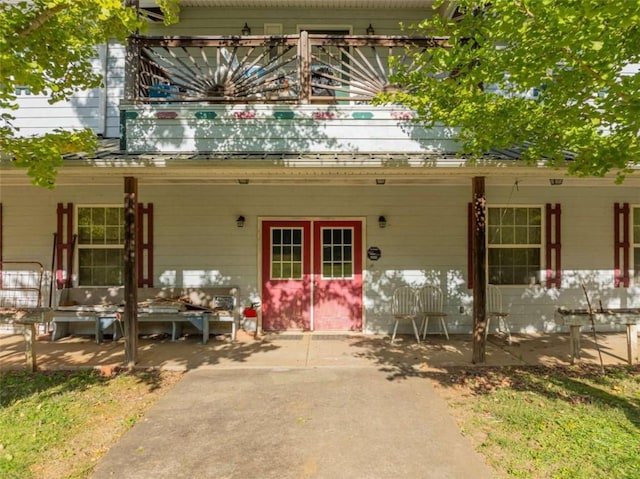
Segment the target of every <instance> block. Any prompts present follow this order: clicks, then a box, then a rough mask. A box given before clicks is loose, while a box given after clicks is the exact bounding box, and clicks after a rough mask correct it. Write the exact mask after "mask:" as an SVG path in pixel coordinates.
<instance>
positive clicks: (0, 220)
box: [0, 203, 3, 281]
mask: <svg viewBox="0 0 640 479" xmlns="http://www.w3.org/2000/svg"><path fill="white" fill-rule="evenodd" d="M2 223H3V222H2V203H0V261H2V238H3V233H2ZM0 281H2V276H0Z"/></svg>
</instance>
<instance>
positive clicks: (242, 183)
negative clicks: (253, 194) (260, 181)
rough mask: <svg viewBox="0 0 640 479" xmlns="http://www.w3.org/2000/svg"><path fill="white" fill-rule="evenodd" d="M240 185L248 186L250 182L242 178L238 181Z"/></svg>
mask: <svg viewBox="0 0 640 479" xmlns="http://www.w3.org/2000/svg"><path fill="white" fill-rule="evenodd" d="M238 184H239V185H248V184H249V180H248V179H247V178H240V179H239V180H238Z"/></svg>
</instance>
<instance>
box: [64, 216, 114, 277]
mask: <svg viewBox="0 0 640 479" xmlns="http://www.w3.org/2000/svg"><path fill="white" fill-rule="evenodd" d="M84 208H103V209H107V208H119V209H120V210H122V212H123V216H122V243H118V244H82V243H81V242H80V234H79V228H80V221H79V219H80V210H81V209H84ZM74 215H75V218H74V222H73V224H74V232H75V234H76V235H77V236H76V238H77V240H76V248H75V249H76V251H75V255H74V256H75V258H74V264H75V268H74V269H75V272H76V278H77V280H76V283H77V286H82V287H89V288H91V287H96V288H98V287H105V286H122V284H105V285H103V284H84V283H82V281H81V274H80V270H81V266H82V265H81V264H80V258H81V254H80V252H81V250H85V251H86V250H98V249H99V250H105V249H109V250H120V251H122V256H123V257H124V227H125V224H124V206H123V205H121V204H80V205H76V207H75V211H74ZM123 274H124V270H123Z"/></svg>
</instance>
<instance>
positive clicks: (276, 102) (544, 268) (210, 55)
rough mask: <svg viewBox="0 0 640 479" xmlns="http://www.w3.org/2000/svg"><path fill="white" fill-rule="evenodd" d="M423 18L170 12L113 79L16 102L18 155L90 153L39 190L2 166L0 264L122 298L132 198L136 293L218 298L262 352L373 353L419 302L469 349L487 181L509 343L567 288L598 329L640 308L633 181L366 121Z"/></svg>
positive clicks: (492, 262)
mask: <svg viewBox="0 0 640 479" xmlns="http://www.w3.org/2000/svg"><path fill="white" fill-rule="evenodd" d="M431 3H432V2H428V1H427V2H425V1H414V0H398V1H393V2H391V1H381V0H368V1H364V0H352V1H346V0H344V1H334V0H316V1H308V0H294V1H291V0H289V1H284V0H264V1H259V0H252V1H242V0H235V1H223V0H199V1H184V2H182V11H181V16H180V21H179V23H177V24H176V25H173V26H170V27H165V26H164V25H163V24H162V23H161V22H150V23H149V30H148V32H145V33H144V35H140V36H137V37H135V38H133V40H132V42H131V44H130V45H129V47H128V48H129V52H132V53H131V54H130V55H129V57H127V55H126V54H125V47H123V46H119V45H109V46H108V47H106V46H105V47H103V48H102V49H101V50H100V55H99V59H98V60H97V61H96V68H97V69H99V71H101V72H103V74H104V76H105V87H104V88H102V89H96V90H94V91H90V92H84V93H79V94H77V95H76V96H74V98H72V99H71V100H70V101H69V102H68V103H65V104H56V105H48V103H47V102H46V98H44V97H37V96H33V95H29V94H28V92H27V91H23V92H21V94H20V96H19V99H20V105H21V109H20V110H19V111H18V112H17V116H18V120H17V122H18V124H19V125H20V126H21V127H22V129H23V133H24V134H26V135H29V134H37V133H42V132H45V131H47V130H49V129H51V128H53V127H60V126H62V127H65V128H66V127H68V128H74V127H90V128H92V129H94V131H95V132H96V133H97V134H99V135H101V136H102V137H103V139H104V141H103V145H102V148H101V150H100V151H99V152H98V154H97V155H95V157H88V156H86V155H70V156H68V157H67V158H66V159H65V162H64V166H63V167H62V168H61V169H60V171H59V175H58V178H57V186H56V188H55V189H53V190H46V189H41V188H36V187H34V186H31V185H30V183H29V178H28V177H27V176H26V174H25V172H24V171H23V170H19V169H17V168H14V167H13V166H11V165H10V164H5V163H3V164H2V167H1V169H0V204H1V209H0V233H1V234H0V259H2V260H4V261H37V262H40V263H42V264H43V265H45V266H46V269H49V265H53V267H52V268H51V271H49V273H48V274H49V276H50V278H52V280H53V281H52V282H53V283H54V284H55V285H56V286H57V288H60V287H63V286H65V287H85V288H94V287H101V288H103V287H109V286H120V285H122V282H123V260H122V258H123V254H122V252H123V248H124V236H123V230H124V221H125V220H124V211H123V184H124V181H125V179H126V178H135V179H136V182H137V188H138V195H137V200H138V202H139V205H138V211H139V217H138V223H139V225H140V227H139V230H138V233H139V234H138V237H137V247H138V253H139V255H138V259H139V262H140V267H139V271H138V283H139V286H140V287H154V288H158V287H175V288H191V287H209V286H235V287H237V288H239V291H240V302H241V305H248V304H251V303H259V304H260V305H261V307H260V313H261V314H260V316H259V324H258V327H259V328H260V329H261V330H263V331H311V332H318V331H320V332H325V331H332V332H333V331H359V332H363V333H372V334H373V333H378V334H383V333H389V332H390V331H391V330H392V328H393V326H394V321H393V318H392V316H391V314H390V306H391V297H392V294H393V291H394V290H395V289H396V288H398V287H400V286H405V285H408V286H412V287H416V288H417V287H419V286H422V285H425V284H435V285H437V286H439V287H440V289H441V290H442V291H443V293H444V308H445V312H446V313H447V327H448V330H449V333H453V334H456V333H458V334H468V333H470V332H471V330H472V325H473V320H472V306H473V304H472V303H473V289H472V287H473V284H472V280H471V276H472V275H471V265H472V262H473V254H472V248H471V243H472V236H473V232H472V231H471V226H470V225H471V220H470V218H471V215H472V214H473V211H472V210H473V204H472V203H473V195H472V183H473V181H474V178H476V179H477V178H483V181H484V185H485V195H486V202H487V203H486V204H487V214H486V224H487V229H486V238H487V243H486V248H487V278H488V281H489V282H490V283H492V284H496V285H498V287H499V288H500V291H501V292H502V297H503V303H504V308H505V309H506V310H507V311H508V312H509V327H510V330H511V332H512V333H535V332H556V331H565V330H566V329H565V326H564V325H563V323H562V321H561V320H560V318H558V317H557V314H556V311H557V309H558V308H560V307H566V308H580V307H585V297H584V293H583V287H582V285H583V284H584V285H585V287H586V288H587V290H588V291H589V293H590V295H591V297H592V298H593V299H594V300H595V301H599V302H601V304H602V305H603V306H604V307H611V308H638V307H640V176H638V174H631V175H629V176H628V177H627V179H626V180H625V181H624V183H622V184H615V182H614V178H613V177H606V178H577V177H570V176H567V175H566V173H565V172H564V171H563V170H562V169H559V170H552V169H548V168H545V167H542V166H526V165H522V164H521V163H520V162H519V161H518V159H517V154H514V152H511V151H502V152H492V154H490V155H487V159H486V160H485V161H479V162H475V163H470V162H468V161H467V160H465V159H464V158H461V157H459V156H458V155H457V150H458V146H457V143H456V130H455V128H448V127H444V126H443V127H438V128H432V129H425V128H423V127H422V126H420V125H419V124H417V123H415V122H414V121H413V120H414V117H415V116H414V113H413V112H411V111H409V110H407V109H405V108H403V107H401V106H398V105H382V106H377V105H373V104H372V103H371V100H372V98H373V96H375V94H376V93H378V92H379V91H383V90H385V89H386V88H393V85H390V84H389V82H388V74H389V63H388V59H389V56H391V55H395V56H402V52H403V49H404V47H405V46H407V45H409V44H411V45H413V46H414V48H439V47H440V46H439V40H437V39H427V38H416V37H413V36H412V33H411V32H410V31H403V30H402V29H401V27H400V24H405V25H410V24H413V23H417V22H419V21H420V20H421V19H424V18H426V17H428V16H430V15H433V14H443V15H445V14H447V12H446V11H441V12H434V11H433V10H432V9H431ZM150 6H151V5H146V4H145V2H144V1H142V2H141V7H143V8H144V7H150ZM243 29H244V30H243ZM407 61H408V60H407ZM57 288H56V289H57ZM54 296H55V295H54ZM405 326H406V328H407V329H405V330H404V332H410V325H408V324H407V325H405ZM433 326H434V328H435V329H434V332H437V331H438V330H437V324H434V325H433ZM495 326H497V325H493V323H492V328H494V327H495ZM623 327H624V325H617V324H614V323H613V322H612V323H602V324H599V325H598V328H599V330H603V331H608V330H617V329H619V328H623Z"/></svg>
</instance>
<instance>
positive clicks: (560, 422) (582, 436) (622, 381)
mask: <svg viewBox="0 0 640 479" xmlns="http://www.w3.org/2000/svg"><path fill="white" fill-rule="evenodd" d="M481 374H482V373H481ZM471 382H472V383H473V384H474V388H475V390H476V393H477V395H474V396H473V398H472V400H471V401H470V402H469V403H465V407H471V408H472V410H473V414H471V416H470V419H469V421H468V422H467V423H466V425H465V429H467V430H468V432H472V430H475V431H480V432H481V433H482V435H483V438H484V439H483V441H482V444H481V446H480V450H481V452H482V453H483V454H485V455H486V456H487V457H488V458H489V460H490V461H491V462H492V464H493V466H494V467H495V468H496V469H498V470H502V471H503V472H505V473H506V474H507V475H508V477H523V478H567V479H569V478H570V479H581V478H584V479H592V478H596V477H611V478H614V477H615V478H616V479H632V478H633V479H637V478H638V477H640V439H639V438H640V368H638V367H636V368H616V369H610V370H608V371H607V374H606V376H600V375H598V374H597V373H596V372H592V371H587V372H585V371H584V370H581V369H573V370H569V371H567V370H564V369H560V368H554V369H544V368H536V369H529V370H527V369H511V370H509V369H507V370H501V371H495V372H491V373H488V376H484V377H482V378H480V377H475V378H473V379H472V380H471Z"/></svg>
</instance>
